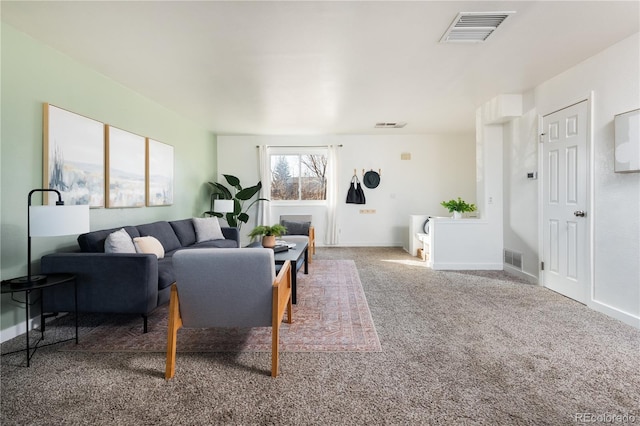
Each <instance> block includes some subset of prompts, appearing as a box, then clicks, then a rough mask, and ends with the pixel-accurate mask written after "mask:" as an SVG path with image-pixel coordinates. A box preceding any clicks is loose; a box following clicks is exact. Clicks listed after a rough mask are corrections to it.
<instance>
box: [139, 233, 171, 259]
mask: <svg viewBox="0 0 640 426" xmlns="http://www.w3.org/2000/svg"><path fill="white" fill-rule="evenodd" d="M133 245H134V246H135V248H136V252H137V253H148V254H155V255H156V257H157V258H158V259H162V258H163V257H164V248H162V244H160V241H158V239H157V238H156V237H151V236H147V237H136V238H134V239H133Z"/></svg>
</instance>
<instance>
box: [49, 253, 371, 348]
mask: <svg viewBox="0 0 640 426" xmlns="http://www.w3.org/2000/svg"><path fill="white" fill-rule="evenodd" d="M297 285H298V289H297V290H298V294H297V298H298V300H297V304H295V305H293V323H292V324H287V323H286V322H283V323H282V326H281V329H280V330H281V331H280V336H281V337H280V351H283V352H337V351H356V352H380V351H381V350H382V349H381V346H380V341H379V339H378V334H377V333H376V329H375V326H374V324H373V319H372V318H371V313H370V311H369V306H368V304H367V299H366V297H365V294H364V291H363V289H362V284H361V282H360V277H359V276H358V270H357V268H356V266H355V263H354V261H353V260H315V261H314V262H313V263H312V264H310V265H309V274H308V275H304V274H303V273H302V271H300V272H299V273H298V282H297ZM167 311H168V306H164V307H162V308H159V309H156V310H155V311H154V312H153V313H152V314H151V315H150V316H149V328H148V332H147V333H146V334H143V333H142V331H141V327H142V324H141V323H142V321H141V319H140V317H137V316H135V317H132V316H130V315H128V316H125V315H112V316H110V317H105V318H106V321H104V322H102V323H100V324H99V325H97V326H96V327H93V328H92V329H91V330H90V331H89V332H88V333H86V334H84V333H83V334H82V335H81V336H80V343H79V344H78V345H75V344H74V343H67V344H65V345H64V346H61V347H60V350H62V351H88V352H165V351H166V349H167V348H166V345H167ZM285 315H286V314H285ZM103 317H104V316H103ZM81 318H82V317H81ZM243 351H245V352H270V351H271V327H256V328H251V329H235V328H231V329H219V328H218V329H185V328H182V329H180V330H179V331H178V352H243Z"/></svg>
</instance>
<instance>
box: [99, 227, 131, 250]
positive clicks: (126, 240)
mask: <svg viewBox="0 0 640 426" xmlns="http://www.w3.org/2000/svg"><path fill="white" fill-rule="evenodd" d="M104 252H105V253H135V252H136V246H135V245H133V240H132V239H131V236H130V235H129V233H128V232H127V231H125V230H124V228H122V229H120V230H119V231H116V232H112V233H111V234H109V235H108V236H107V239H106V240H105V241H104Z"/></svg>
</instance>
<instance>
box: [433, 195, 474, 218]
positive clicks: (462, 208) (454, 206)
mask: <svg viewBox="0 0 640 426" xmlns="http://www.w3.org/2000/svg"><path fill="white" fill-rule="evenodd" d="M440 205H441V206H442V207H444V208H445V209H447V210H449V213H453V218H454V219H460V218H461V217H462V213H466V212H474V211H476V205H475V204H468V203H467V202H466V201H464V200H463V199H462V198H460V197H458V199H457V200H449V201H443V202H441V203H440Z"/></svg>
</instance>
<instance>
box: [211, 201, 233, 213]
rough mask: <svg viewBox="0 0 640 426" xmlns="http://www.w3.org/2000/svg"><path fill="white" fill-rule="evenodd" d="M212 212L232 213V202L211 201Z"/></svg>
mask: <svg viewBox="0 0 640 426" xmlns="http://www.w3.org/2000/svg"><path fill="white" fill-rule="evenodd" d="M213 211H214V212H218V213H229V212H232V211H233V200H213Z"/></svg>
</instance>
